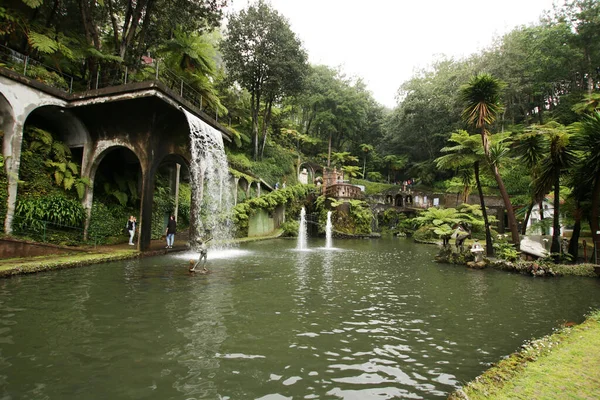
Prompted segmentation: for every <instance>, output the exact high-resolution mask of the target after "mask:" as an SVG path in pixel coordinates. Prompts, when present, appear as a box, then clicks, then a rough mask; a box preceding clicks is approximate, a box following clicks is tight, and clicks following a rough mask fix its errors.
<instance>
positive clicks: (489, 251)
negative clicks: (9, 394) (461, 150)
mask: <svg viewBox="0 0 600 400" xmlns="http://www.w3.org/2000/svg"><path fill="white" fill-rule="evenodd" d="M473 169H474V170H475V182H476V183H477V191H478V192H479V204H480V205H481V213H482V214H483V222H484V224H485V254H486V255H487V256H488V257H491V256H493V255H494V245H493V244H492V232H491V231H490V221H489V220H488V215H487V210H486V209H485V200H484V198H483V190H482V189H481V181H480V180H479V161H476V162H475V163H474V164H473Z"/></svg>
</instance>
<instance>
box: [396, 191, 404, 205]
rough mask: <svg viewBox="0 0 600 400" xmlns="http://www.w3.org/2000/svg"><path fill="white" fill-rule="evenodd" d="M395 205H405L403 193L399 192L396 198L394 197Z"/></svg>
mask: <svg viewBox="0 0 600 400" xmlns="http://www.w3.org/2000/svg"><path fill="white" fill-rule="evenodd" d="M394 205H395V206H396V207H402V206H404V201H403V199H402V195H401V194H397V195H396V197H395V199H394Z"/></svg>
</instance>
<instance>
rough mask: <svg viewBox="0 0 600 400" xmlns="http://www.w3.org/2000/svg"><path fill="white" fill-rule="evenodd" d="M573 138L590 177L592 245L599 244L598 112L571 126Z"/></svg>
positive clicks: (599, 127) (599, 176)
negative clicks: (573, 133)
mask: <svg viewBox="0 0 600 400" xmlns="http://www.w3.org/2000/svg"><path fill="white" fill-rule="evenodd" d="M573 128H574V132H575V136H574V138H573V139H574V144H575V145H576V147H577V148H578V149H579V150H580V151H581V153H582V154H581V157H580V160H581V163H582V165H583V169H584V170H585V171H587V174H588V176H589V177H590V178H589V179H590V180H589V183H590V186H591V187H592V211H591V215H590V227H591V229H592V238H593V240H594V243H598V242H600V235H599V234H598V231H599V230H600V228H599V226H598V225H599V224H598V216H599V215H598V214H599V212H600V112H598V111H596V112H594V113H592V114H591V115H587V116H584V117H583V120H582V121H581V122H578V123H576V124H574V126H573Z"/></svg>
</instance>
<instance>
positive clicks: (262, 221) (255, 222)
mask: <svg viewBox="0 0 600 400" xmlns="http://www.w3.org/2000/svg"><path fill="white" fill-rule="evenodd" d="M284 222H285V206H283V205H281V206H278V207H276V208H275V210H273V212H268V211H266V210H261V209H259V210H256V212H255V213H254V214H253V215H251V216H250V217H249V219H248V237H256V236H265V235H268V234H270V233H273V232H275V230H276V229H279V227H280V226H281V224H282V223H284Z"/></svg>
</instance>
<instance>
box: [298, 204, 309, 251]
mask: <svg viewBox="0 0 600 400" xmlns="http://www.w3.org/2000/svg"><path fill="white" fill-rule="evenodd" d="M306 248H307V245H306V210H305V209H304V207H302V211H300V228H298V246H297V247H296V249H298V250H306Z"/></svg>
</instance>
